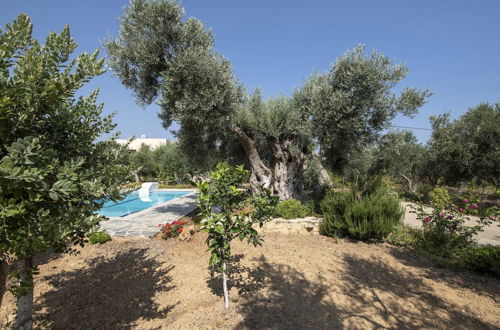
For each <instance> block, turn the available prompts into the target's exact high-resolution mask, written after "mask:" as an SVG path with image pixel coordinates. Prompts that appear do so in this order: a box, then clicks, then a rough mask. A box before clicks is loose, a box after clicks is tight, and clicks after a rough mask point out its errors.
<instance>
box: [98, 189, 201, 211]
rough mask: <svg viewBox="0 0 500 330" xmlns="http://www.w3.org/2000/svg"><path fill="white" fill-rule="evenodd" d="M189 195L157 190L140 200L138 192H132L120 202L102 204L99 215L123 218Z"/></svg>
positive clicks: (185, 192)
mask: <svg viewBox="0 0 500 330" xmlns="http://www.w3.org/2000/svg"><path fill="white" fill-rule="evenodd" d="M189 193H191V191H165V190H157V191H152V192H150V194H149V198H141V197H139V191H133V192H130V193H128V194H127V195H125V198H124V199H122V200H120V201H116V202H113V201H109V202H106V203H104V206H103V207H102V209H101V210H100V211H99V214H102V215H104V216H106V217H124V216H126V215H129V214H131V213H135V212H139V211H142V210H145V209H148V208H150V207H153V206H158V205H161V204H163V203H165V202H168V201H170V200H172V199H174V198H177V197H181V196H184V195H186V194H189Z"/></svg>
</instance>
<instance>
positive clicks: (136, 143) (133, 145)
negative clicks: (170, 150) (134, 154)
mask: <svg viewBox="0 0 500 330" xmlns="http://www.w3.org/2000/svg"><path fill="white" fill-rule="evenodd" d="M128 141H129V140H128V139H116V143H118V144H121V145H126V144H127V143H128ZM167 143H170V141H169V140H167V139H150V138H147V137H146V136H145V135H142V136H141V137H140V138H136V139H134V140H132V142H130V144H129V145H128V149H129V150H130V151H137V150H139V149H140V148H141V146H142V145H143V144H144V145H147V146H149V148H150V149H151V150H155V149H156V148H158V147H160V146H164V145H166V144H167Z"/></svg>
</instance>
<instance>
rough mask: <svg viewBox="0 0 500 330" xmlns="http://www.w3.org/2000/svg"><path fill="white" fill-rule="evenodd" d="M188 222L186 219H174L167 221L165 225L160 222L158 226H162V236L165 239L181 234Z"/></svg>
mask: <svg viewBox="0 0 500 330" xmlns="http://www.w3.org/2000/svg"><path fill="white" fill-rule="evenodd" d="M185 224H186V223H185V222H184V221H179V220H177V221H174V222H172V223H166V224H165V225H162V224H159V225H158V227H161V230H160V231H161V233H162V235H161V237H162V238H163V239H167V238H170V237H177V236H179V234H180V233H182V230H183V229H184V225H185Z"/></svg>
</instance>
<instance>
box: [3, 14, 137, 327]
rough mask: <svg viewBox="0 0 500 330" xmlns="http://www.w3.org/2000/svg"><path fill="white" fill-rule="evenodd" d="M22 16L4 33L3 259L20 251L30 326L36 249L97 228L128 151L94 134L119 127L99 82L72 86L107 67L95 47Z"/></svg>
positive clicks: (23, 315)
mask: <svg viewBox="0 0 500 330" xmlns="http://www.w3.org/2000/svg"><path fill="white" fill-rule="evenodd" d="M31 33H32V24H31V22H30V19H29V18H28V17H27V16H25V15H20V16H19V17H18V18H17V19H16V20H14V22H13V23H12V24H8V25H7V26H6V28H5V30H4V31H0V45H1V48H0V259H2V260H3V259H4V258H5V257H12V256H13V257H15V258H16V259H17V275H18V279H19V281H18V285H17V286H15V287H13V288H12V289H13V292H14V294H15V295H16V296H17V306H18V310H17V317H16V320H15V324H14V328H16V329H29V328H31V327H32V322H31V314H32V305H33V272H34V270H35V269H36V265H35V264H34V263H33V256H35V255H37V254H39V253H42V252H44V251H47V250H48V249H52V250H53V251H55V252H58V253H59V252H60V253H62V252H69V251H71V250H72V248H71V247H72V245H75V244H80V245H83V244H84V242H85V236H86V233H88V232H89V231H91V230H93V229H95V228H96V226H97V225H98V224H99V221H100V220H101V218H102V217H101V216H99V215H96V213H95V212H96V211H97V210H98V209H100V207H101V206H102V203H101V202H99V200H102V199H104V198H106V197H110V198H114V199H116V198H118V197H119V196H120V192H119V187H118V184H119V183H121V182H122V180H123V178H124V177H126V176H127V175H128V170H127V169H126V168H124V167H123V166H122V165H121V164H122V163H123V162H124V161H125V157H126V151H125V150H124V149H123V148H120V147H118V146H117V144H116V143H114V141H112V140H108V141H99V142H98V141H97V139H98V137H99V136H101V135H102V134H107V133H110V132H111V131H112V130H113V129H114V127H115V125H113V123H112V121H111V116H107V117H101V113H102V105H98V104H96V98H97V94H98V90H96V91H94V92H92V93H91V94H90V95H89V96H87V97H83V96H81V97H75V92H76V91H77V90H78V89H79V88H80V87H82V86H83V85H84V83H86V82H87V81H89V80H90V79H91V78H92V77H94V76H96V75H100V74H102V73H103V72H104V70H103V60H102V59H98V58H97V56H98V53H97V51H96V52H95V53H93V54H86V53H84V54H81V55H79V56H78V57H76V58H74V59H70V55H71V54H72V52H73V51H74V49H75V48H76V46H77V45H76V43H75V42H74V41H73V39H71V37H70V32H69V27H68V26H66V27H65V28H64V29H63V31H62V32H61V33H60V34H56V33H54V32H51V33H50V34H49V35H48V37H47V38H46V40H45V44H41V43H39V42H38V41H37V40H33V39H32V37H31Z"/></svg>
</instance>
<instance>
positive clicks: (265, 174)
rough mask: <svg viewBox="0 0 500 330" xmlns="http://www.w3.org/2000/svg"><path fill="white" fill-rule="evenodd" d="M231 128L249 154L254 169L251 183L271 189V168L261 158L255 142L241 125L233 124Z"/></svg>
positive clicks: (248, 157)
mask: <svg viewBox="0 0 500 330" xmlns="http://www.w3.org/2000/svg"><path fill="white" fill-rule="evenodd" d="M229 130H230V131H231V132H232V133H233V134H234V135H235V136H236V138H237V139H238V141H239V142H240V143H241V145H242V146H243V149H244V150H245V155H246V156H247V159H248V163H249V164H250V169H251V171H252V173H251V175H250V183H251V184H252V186H254V187H262V188H266V189H271V184H272V173H271V170H270V169H269V168H268V167H267V166H266V165H265V164H264V162H263V161H262V159H261V158H260V155H259V152H258V151H257V147H256V146H255V142H254V141H253V140H252V139H251V138H250V137H249V136H248V135H247V134H246V133H245V132H244V131H243V130H242V129H241V128H239V127H235V126H233V127H231V128H230V129H229Z"/></svg>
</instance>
